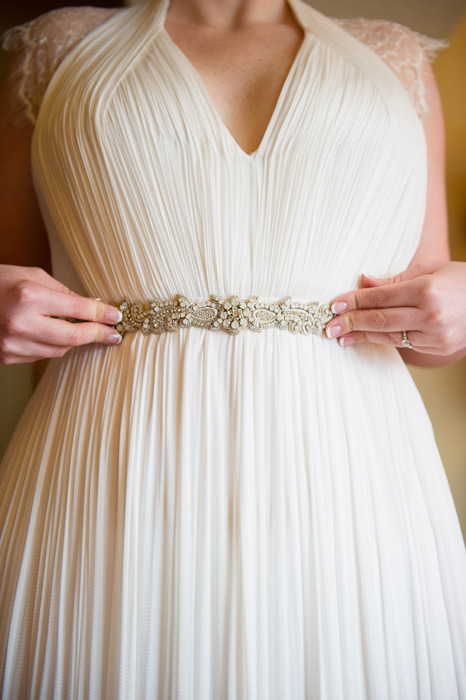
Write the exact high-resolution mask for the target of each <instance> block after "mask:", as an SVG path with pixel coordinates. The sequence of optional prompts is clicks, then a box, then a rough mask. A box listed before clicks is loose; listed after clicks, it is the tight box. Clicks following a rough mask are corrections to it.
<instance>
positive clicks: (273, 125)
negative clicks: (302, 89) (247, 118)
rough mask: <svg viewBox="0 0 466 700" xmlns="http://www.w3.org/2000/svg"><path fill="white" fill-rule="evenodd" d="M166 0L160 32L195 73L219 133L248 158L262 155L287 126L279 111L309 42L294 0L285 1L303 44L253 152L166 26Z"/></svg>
mask: <svg viewBox="0 0 466 700" xmlns="http://www.w3.org/2000/svg"><path fill="white" fill-rule="evenodd" d="M161 2H163V8H162V11H161V16H160V20H159V21H160V25H159V26H160V31H161V32H162V34H163V36H164V37H165V38H166V39H167V41H168V43H169V45H170V47H171V48H172V50H173V51H174V52H175V53H176V55H177V56H178V58H179V59H180V60H181V61H182V62H183V63H184V65H185V66H186V70H187V72H188V73H189V74H190V76H192V81H193V83H194V84H195V85H196V88H197V89H198V90H199V92H200V93H201V95H202V97H203V99H204V102H205V104H206V106H207V108H208V110H209V112H210V114H211V116H212V118H213V120H214V122H215V123H216V125H217V128H218V129H219V131H220V133H221V134H222V135H224V137H225V139H226V140H227V141H228V142H229V143H230V145H231V146H232V148H233V149H234V150H235V151H236V152H239V154H240V155H241V156H242V157H243V158H246V159H248V160H254V159H255V158H256V157H257V156H259V155H260V154H262V153H264V152H265V150H266V148H267V145H268V142H269V140H270V137H271V135H272V133H273V132H274V131H276V130H277V129H278V130H281V128H282V127H283V126H284V123H285V121H286V117H285V118H284V119H282V120H281V124H280V120H279V117H280V114H281V112H282V107H283V103H284V102H285V101H286V99H287V97H288V95H289V93H290V88H291V85H292V82H293V79H294V76H295V73H296V70H297V67H298V65H299V63H300V62H301V58H302V55H303V53H304V51H305V49H306V47H307V43H308V41H307V40H308V37H309V31H308V28H307V27H306V26H305V25H304V24H303V22H302V20H301V18H300V16H299V12H297V11H296V8H295V7H294V0H285V2H286V4H287V5H288V7H289V9H290V10H291V12H292V14H293V16H294V18H295V20H296V22H297V23H298V25H299V26H300V27H301V29H302V31H303V38H302V40H301V43H300V45H299V48H298V51H297V52H296V54H295V56H294V59H293V61H292V64H291V66H290V68H289V70H288V73H287V75H286V78H285V81H284V83H283V85H282V87H281V90H280V93H279V95H278V99H277V101H276V102H275V106H274V108H273V111H272V114H271V116H270V119H269V121H268V123H267V126H266V128H265V131H264V133H263V135H262V139H261V141H260V143H259V145H258V147H257V148H256V149H255V150H254V151H252V152H251V153H248V152H247V151H245V150H244V148H243V147H242V146H240V144H239V143H238V141H237V140H236V139H235V137H234V136H233V134H232V133H231V131H230V129H229V128H228V127H227V125H226V124H225V122H224V121H223V119H222V118H221V116H220V113H219V111H218V109H217V107H216V106H215V103H214V101H213V99H212V97H211V95H210V92H209V91H208V89H207V87H206V85H205V83H204V81H203V79H202V78H201V76H200V74H199V71H198V70H197V68H195V66H194V64H193V63H192V61H191V60H190V59H189V58H188V56H187V55H186V54H185V53H184V51H182V49H181V48H180V47H179V46H178V44H177V43H176V42H175V41H174V40H173V39H172V37H171V35H170V34H169V32H168V31H167V30H166V28H165V21H166V17H167V11H168V6H169V4H170V0H161Z"/></svg>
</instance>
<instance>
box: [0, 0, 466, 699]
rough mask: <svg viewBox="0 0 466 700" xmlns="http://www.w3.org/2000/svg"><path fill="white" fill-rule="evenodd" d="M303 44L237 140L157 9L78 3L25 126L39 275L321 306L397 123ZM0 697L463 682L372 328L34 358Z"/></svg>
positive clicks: (324, 43) (409, 176)
mask: <svg viewBox="0 0 466 700" xmlns="http://www.w3.org/2000/svg"><path fill="white" fill-rule="evenodd" d="M292 6H293V8H294V10H295V12H296V13H297V17H298V18H299V19H300V21H301V23H302V25H303V28H304V29H305V34H306V36H305V40H304V42H303V44H302V46H301V49H300V52H299V54H298V56H297V57H296V60H295V62H294V64H293V67H292V70H291V71H290V74H289V76H288V78H287V82H286V83H285V89H284V90H283V91H282V94H281V95H280V99H279V101H278V103H277V107H276V109H275V112H274V114H273V116H272V119H271V122H270V124H269V127H268V128H267V131H266V134H265V136H264V139H263V142H262V143H261V145H260V146H259V148H258V150H257V151H256V152H255V153H254V154H252V155H247V154H246V153H245V152H244V151H242V150H241V148H240V147H239V145H238V144H236V142H235V141H234V139H233V138H232V136H231V134H229V132H228V131H227V129H226V127H225V126H224V125H223V124H222V123H221V121H220V119H219V116H218V114H216V112H215V109H214V108H213V103H212V102H211V101H210V100H209V95H208V93H207V91H206V90H205V89H203V87H202V84H201V83H200V78H199V76H196V74H195V73H194V72H193V71H194V69H193V67H192V66H190V64H189V62H188V61H187V59H186V57H183V54H182V53H181V51H179V50H178V49H177V47H176V46H175V45H174V44H173V42H172V41H171V40H170V38H169V36H168V34H167V33H166V32H165V30H164V27H163V20H164V12H165V11H166V7H167V2H166V0H163V1H162V2H161V3H160V4H157V3H155V2H150V3H146V4H145V5H144V4H143V5H142V6H139V7H137V8H133V9H130V10H127V11H125V13H124V15H121V16H119V15H118V14H117V15H115V16H114V18H113V19H112V20H111V21H110V22H107V23H105V24H104V25H102V26H101V27H99V28H97V29H96V30H94V31H93V32H92V34H91V35H89V37H87V38H86V39H85V40H84V42H83V43H82V44H81V45H79V46H78V47H76V48H75V49H74V50H73V52H72V54H71V55H69V56H68V58H67V59H65V62H64V63H63V64H62V65H61V66H60V68H59V69H58V71H57V73H56V74H55V77H54V79H53V81H52V83H51V84H50V86H49V89H48V91H47V94H46V96H45V98H44V102H43V105H42V108H41V113H40V115H39V119H38V124H37V128H36V131H35V133H34V143H33V168H34V178H35V183H36V187H37V191H38V196H39V201H40V204H41V208H42V210H43V214H44V220H45V221H46V223H47V226H48V229H49V233H50V238H51V244H52V248H53V251H54V266H55V270H54V274H55V275H56V276H57V277H58V278H59V279H61V280H62V281H63V282H65V283H68V284H70V286H72V287H73V288H76V285H80V291H82V292H83V293H87V294H89V295H91V296H97V297H101V298H104V299H106V300H108V301H112V300H120V299H121V298H123V297H128V298H130V299H132V300H136V299H146V298H149V297H159V298H161V299H168V298H171V297H172V295H173V294H176V293H179V292H183V293H185V294H187V295H188V296H189V297H191V298H196V297H200V298H203V299H204V298H206V297H208V296H209V295H210V294H212V293H218V294H222V295H231V294H238V295H240V296H243V297H248V296H251V295H259V296H260V297H262V298H263V299H265V300H269V299H279V298H281V297H283V296H291V297H293V298H296V299H297V300H305V301H311V300H319V301H322V302H325V301H329V300H330V299H331V298H332V297H333V296H335V295H336V294H337V293H339V292H343V291H346V290H347V289H348V288H350V287H352V286H354V284H355V283H356V280H357V277H358V275H359V273H360V272H361V271H370V272H372V273H373V274H380V275H385V274H391V273H394V272H398V271H400V270H401V269H403V268H404V267H406V265H407V264H408V262H409V261H410V259H411V257H412V255H413V253H414V251H415V249H416V246H417V243H418V240H419V236H420V233H421V230H422V224H423V219H424V213H425V186H426V173H427V171H426V150H425V140H424V136H423V131H422V127H421V125H420V122H419V120H418V117H417V115H416V113H415V111H414V108H413V106H412V104H411V103H410V102H409V99H408V97H407V95H406V94H405V92H404V89H403V88H402V86H401V84H399V83H398V82H397V80H396V78H395V77H394V76H393V75H391V73H390V70H389V69H388V67H387V66H386V65H385V64H384V63H383V62H382V61H381V59H379V58H378V57H376V55H375V54H371V52H370V51H369V49H367V47H364V46H363V45H362V44H360V43H359V42H358V41H357V40H355V39H354V38H353V37H351V36H350V35H349V34H347V33H346V32H344V31H343V30H342V29H341V28H340V27H337V25H336V24H335V23H333V22H332V21H331V20H330V19H328V18H325V17H324V16H323V15H321V14H320V13H318V12H317V11H316V10H313V9H312V8H310V7H307V6H306V5H305V4H304V3H302V2H301V1H300V0H293V4H292ZM0 479H1V481H0V494H1V496H0V498H1V500H0V532H1V535H0V572H1V579H0V584H1V587H0V619H1V631H0V679H1V680H0V682H1V687H2V698H3V700H25V699H28V700H36V699H40V700H65V699H66V700H155V698H157V699H160V700H162V698H163V699H166V700H169V699H170V700H175V699H177V700H219V699H220V698H222V700H223V699H225V700H240V699H246V698H247V699H248V700H466V661H465V659H466V599H465V596H464V590H465V584H466V552H465V547H464V541H463V539H462V536H461V530H460V527H459V522H458V517H457V514H456V511H455V507H454V503H453V499H452V496H451V492H450V489H449V486H448V482H447V479H446V476H445V472H444V469H443V466H442V464H441V461H440V458H439V455H438V451H437V448H436V445H435V440H434V436H433V433H432V428H431V425H430V422H429V418H428V416H427V414H426V412H425V409H424V406H423V405H422V401H421V399H420V397H419V394H418V393H417V391H416V389H415V387H414V384H413V382H412V380H411V378H410V375H409V373H408V371H407V369H406V368H405V366H404V364H403V362H402V360H401V359H400V357H399V355H398V353H397V351H396V350H395V349H394V348H385V347H382V346H370V347H366V346H358V347H353V348H340V347H339V346H338V345H337V344H336V342H335V341H328V340H327V339H326V338H320V337H315V336H303V335H300V334H292V333H289V332H288V331H286V330H278V329H276V328H273V329H267V330H265V331H263V332H262V333H253V332H249V331H245V332H243V333H240V334H239V335H237V336H232V335H228V334H226V333H224V332H223V331H218V332H216V333H212V332H209V331H207V330H205V329H199V328H190V329H182V330H180V331H178V332H176V333H164V334H162V335H160V336H149V337H145V336H143V335H142V334H133V335H131V334H129V335H127V336H126V337H125V338H124V339H123V342H122V344H121V345H120V346H118V347H114V348H110V347H99V346H86V347H81V348H76V349H73V350H72V351H70V352H69V353H68V354H67V355H66V356H65V357H64V358H62V359H61V360H55V361H52V362H51V363H50V365H49V367H48V369H47V372H46V374H45V376H44V377H43V379H42V381H41V383H40V385H39V387H38V388H37V390H36V392H35V394H34V396H33V397H32V399H31V401H30V403H29V404H28V407H27V409H26V411H25V413H24V415H23V417H22V420H21V421H20V423H19V425H18V428H17V430H16V432H15V435H14V436H13V439H12V441H11V443H10V446H9V448H8V451H7V453H6V455H5V458H4V461H3V463H2V466H1V473H0Z"/></svg>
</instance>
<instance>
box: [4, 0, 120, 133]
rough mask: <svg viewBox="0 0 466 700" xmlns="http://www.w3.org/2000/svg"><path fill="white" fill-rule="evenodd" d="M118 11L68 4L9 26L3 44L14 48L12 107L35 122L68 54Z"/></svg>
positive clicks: (5, 48) (5, 47)
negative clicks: (50, 83) (51, 82)
mask: <svg viewBox="0 0 466 700" xmlns="http://www.w3.org/2000/svg"><path fill="white" fill-rule="evenodd" d="M117 11H118V9H116V10H108V9H103V8H94V7H85V8H79V7H76V8H74V7H66V8H61V9H58V10H52V11H51V12H47V13H46V14H44V15H40V17H37V18H36V19H34V20H32V21H31V22H27V23H26V24H21V25H19V26H16V27H13V28H12V29H9V30H8V31H7V32H5V34H4V35H3V43H2V47H3V49H4V50H5V51H12V52H14V53H15V56H16V55H17V56H18V60H17V61H15V75H14V80H15V82H16V90H15V92H14V95H13V101H14V104H13V105H12V109H13V110H14V113H15V114H16V115H18V117H19V118H21V117H23V116H26V117H27V119H28V120H29V121H30V122H32V123H33V124H35V122H36V119H37V115H38V113H39V108H40V105H41V102H42V98H43V96H44V94H45V91H46V89H47V86H48V84H49V82H50V80H51V78H52V76H53V74H54V72H55V71H56V69H57V68H58V66H59V65H60V63H61V62H62V61H63V59H64V58H65V56H66V54H67V53H68V52H69V51H71V49H72V48H73V47H74V46H75V45H76V44H77V43H78V42H79V41H81V40H82V39H83V38H84V37H85V36H86V34H88V33H89V32H90V31H91V30H92V29H94V27H96V26H98V25H99V24H101V23H102V22H104V21H105V20H106V19H107V18H108V17H109V16H110V15H111V14H113V13H114V12H117Z"/></svg>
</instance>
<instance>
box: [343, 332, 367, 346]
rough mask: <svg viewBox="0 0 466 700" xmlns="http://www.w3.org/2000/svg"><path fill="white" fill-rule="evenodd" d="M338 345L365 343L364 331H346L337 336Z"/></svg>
mask: <svg viewBox="0 0 466 700" xmlns="http://www.w3.org/2000/svg"><path fill="white" fill-rule="evenodd" d="M337 340H338V345H340V346H341V347H347V346H348V345H361V343H366V342H367V338H366V333H364V331H354V333H347V334H346V335H343V336H340V337H339V338H337Z"/></svg>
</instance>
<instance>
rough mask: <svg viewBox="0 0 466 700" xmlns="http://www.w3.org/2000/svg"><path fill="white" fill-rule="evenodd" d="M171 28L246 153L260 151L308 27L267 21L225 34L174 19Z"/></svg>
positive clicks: (220, 114)
mask: <svg viewBox="0 0 466 700" xmlns="http://www.w3.org/2000/svg"><path fill="white" fill-rule="evenodd" d="M165 30H166V31H167V33H168V34H169V36H170V38H171V39H172V40H173V42H174V43H175V44H176V45H177V47H178V48H179V50H180V51H182V52H183V54H184V55H185V56H186V58H187V59H188V60H189V62H190V63H191V65H192V67H193V69H194V70H195V71H196V73H197V76H198V78H199V79H200V80H201V81H202V83H203V84H204V86H205V88H206V90H207V92H208V94H209V96H210V99H211V101H212V103H213V107H214V108H215V110H216V111H217V113H218V115H219V117H220V119H221V120H222V122H223V123H224V125H225V126H226V128H227V129H228V130H229V131H230V133H231V135H232V136H233V138H234V139H235V141H236V142H237V143H238V145H239V146H240V147H241V148H242V149H243V150H244V151H245V152H246V153H252V152H254V151H255V150H256V149H257V148H258V147H259V145H260V142H261V140H262V138H263V136H264V133H265V131H266V129H267V125H268V123H269V121H270V120H271V117H272V115H273V112H274V109H275V106H276V104H277V101H278V99H279V96H280V92H281V90H282V88H283V86H284V83H285V81H286V78H287V76H288V73H289V72H290V70H291V67H292V65H293V62H294V60H295V58H296V56H297V54H298V52H299V49H300V46H301V44H302V41H303V38H304V32H303V30H302V29H301V28H299V27H296V26H292V25H280V26H266V25H263V26H260V27H258V28H255V27H248V28H247V29H240V30H235V31H231V30H230V31H228V32H225V31H220V30H213V29H207V30H206V29H200V28H196V29H193V28H192V27H190V28H185V27H182V26H181V25H179V24H175V23H173V24H172V23H170V22H167V23H166V25H165Z"/></svg>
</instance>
